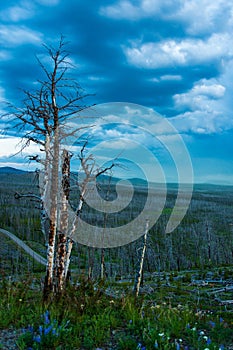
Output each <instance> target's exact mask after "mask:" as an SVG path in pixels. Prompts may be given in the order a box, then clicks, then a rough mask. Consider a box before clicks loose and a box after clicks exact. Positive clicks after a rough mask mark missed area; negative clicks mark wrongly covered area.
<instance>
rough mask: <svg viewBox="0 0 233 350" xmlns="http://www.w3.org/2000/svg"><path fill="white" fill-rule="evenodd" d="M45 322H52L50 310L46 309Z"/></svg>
mask: <svg viewBox="0 0 233 350" xmlns="http://www.w3.org/2000/svg"><path fill="white" fill-rule="evenodd" d="M44 323H45V324H49V323H50V317H49V311H48V310H46V311H45V313H44Z"/></svg>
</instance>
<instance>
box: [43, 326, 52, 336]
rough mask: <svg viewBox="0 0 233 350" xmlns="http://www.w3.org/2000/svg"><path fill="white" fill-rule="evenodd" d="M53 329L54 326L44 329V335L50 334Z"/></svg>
mask: <svg viewBox="0 0 233 350" xmlns="http://www.w3.org/2000/svg"><path fill="white" fill-rule="evenodd" d="M51 329H52V326H49V327H48V328H45V329H44V335H47V334H49V332H50V331H51Z"/></svg>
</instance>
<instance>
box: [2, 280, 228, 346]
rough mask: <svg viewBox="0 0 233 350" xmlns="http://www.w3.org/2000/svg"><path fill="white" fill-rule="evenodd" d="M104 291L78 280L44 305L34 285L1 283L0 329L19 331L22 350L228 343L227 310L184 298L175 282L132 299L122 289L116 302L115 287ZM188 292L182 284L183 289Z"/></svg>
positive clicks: (209, 300) (206, 301)
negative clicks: (59, 295) (15, 329)
mask: <svg viewBox="0 0 233 350" xmlns="http://www.w3.org/2000/svg"><path fill="white" fill-rule="evenodd" d="M108 287H109V286H108V285H107V284H104V283H103V282H101V283H98V284H97V283H96V284H93V283H91V282H90V281H89V282H88V281H86V280H80V281H79V283H78V284H77V283H76V286H75V285H70V286H68V288H67V290H66V293H65V294H64V295H62V296H61V297H60V298H58V299H54V300H50V301H49V302H48V303H46V304H43V302H42V300H41V292H40V288H39V282H38V283H37V284H36V283H35V280H33V282H32V280H31V281H29V280H28V279H27V281H26V280H22V281H20V282H12V281H10V280H9V279H8V280H7V279H3V280H2V282H1V286H0V313H1V318H0V328H7V327H9V326H14V327H15V328H20V329H22V334H21V335H20V336H19V337H18V340H17V345H18V348H19V349H21V350H23V349H70V350H71V349H72V350H74V349H92V350H93V349H96V348H100V349H119V350H120V349H122V350H123V349H124V350H125V349H130V350H133V349H135V350H136V349H146V350H150V349H155V348H157V349H186V350H188V349H189V350H191V349H193V350H194V349H195V350H196V349H200V350H204V349H210V350H211V349H228V348H229V346H230V344H232V339H233V327H232V314H231V309H230V308H229V309H227V308H223V307H219V306H218V304H217V303H215V302H214V301H213V298H210V297H209V298H208V297H207V296H206V294H205V292H203V293H202V294H201V297H200V298H199V299H198V298H197V296H198V295H197V293H196V292H195V289H194V288H193V289H192V293H190V294H187V293H186V296H185V297H184V295H185V293H184V295H183V296H182V293H179V292H178V290H179V288H180V286H178V283H176V284H173V288H169V287H167V288H165V287H163V288H160V290H158V289H157V290H155V291H154V292H153V293H148V294H143V295H140V297H139V298H137V299H135V298H134V296H133V295H132V294H131V293H129V292H128V291H127V293H124V287H122V286H121V293H120V295H121V296H120V297H116V294H117V293H116V288H117V287H114V289H113V290H112V294H114V295H111V296H110V295H108V294H109V293H107V291H108ZM187 287H188V286H187V285H184V284H182V289H184V288H185V289H186V288H187ZM182 289H181V292H182ZM190 292H191V290H190ZM181 300H182V301H181Z"/></svg>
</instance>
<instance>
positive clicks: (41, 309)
mask: <svg viewBox="0 0 233 350" xmlns="http://www.w3.org/2000/svg"><path fill="white" fill-rule="evenodd" d="M6 184H7V185H6ZM35 184H36V182H35V180H34V175H33V174H27V173H26V174H22V175H20V176H19V175H15V174H11V175H10V176H9V177H7V176H5V177H4V175H2V176H1V179H0V221H1V227H2V228H4V229H8V230H9V231H11V232H12V233H14V234H15V235H17V236H18V237H19V238H21V239H22V240H23V241H24V242H25V243H26V244H27V245H28V246H30V247H31V248H32V249H33V250H34V251H36V252H37V253H39V254H40V255H41V256H45V251H46V248H45V244H44V243H45V240H44V237H43V235H42V233H41V230H40V212H39V210H38V208H37V207H38V204H37V203H35V202H34V201H28V200H27V199H24V198H22V199H20V200H17V199H15V198H14V193H15V192H20V193H26V192H34V189H35V187H36V186H35ZM113 187H114V186H113ZM106 188H107V187H106ZM104 190H105V189H104V186H103V188H102V192H104ZM113 192H114V188H113ZM145 195H146V192H144V191H143V190H142V188H140V187H138V188H137V191H136V193H135V194H134V199H133V202H132V203H131V204H130V205H129V206H128V207H127V209H126V211H122V212H121V213H120V214H119V215H117V216H114V217H111V215H109V218H110V222H109V223H106V226H108V225H109V226H110V227H111V225H112V224H114V225H116V226H117V225H119V224H124V223H125V222H127V221H128V220H129V218H131V219H132V218H133V217H135V216H137V213H138V212H139V211H140V210H141V208H142V203H144V202H145V200H144V199H145V198H144V196H145ZM112 196H113V197H114V193H113V195H112ZM175 196H176V189H175V188H174V189H173V188H170V189H169V193H168V196H167V202H166V206H165V208H164V210H163V213H162V215H161V217H160V219H159V221H158V222H157V224H156V225H155V226H154V227H153V228H152V229H151V230H150V232H149V237H148V246H147V250H146V256H145V261H144V271H143V272H144V273H143V281H142V282H143V286H142V287H141V289H140V294H139V297H138V298H137V299H135V298H134V296H133V286H134V278H135V273H136V271H137V268H138V259H139V258H140V254H138V252H140V248H141V247H142V239H138V240H137V241H135V242H132V243H131V244H128V245H127V246H124V247H118V248H116V249H104V252H103V251H101V249H96V248H88V247H85V246H82V245H79V244H74V249H73V253H72V260H71V269H72V273H71V281H70V285H69V286H68V287H67V289H66V291H65V293H64V294H63V295H61V297H60V298H55V299H54V300H49V301H48V302H47V303H43V302H42V288H43V286H42V281H43V278H44V270H45V267H44V266H42V265H40V264H39V263H37V262H35V261H34V260H33V259H32V258H31V257H30V256H28V255H27V254H26V253H25V252H24V251H23V250H22V249H20V248H19V247H17V245H16V244H15V243H14V242H13V241H12V240H10V239H9V238H7V237H6V236H4V235H3V234H0V239H1V245H0V329H10V328H11V327H13V328H14V329H17V330H20V331H21V335H20V336H19V337H18V340H17V345H18V348H19V349H20V350H23V349H58V350H59V349H70V350H75V349H80V350H84V349H87V350H88V349H90V350H94V349H97V348H99V349H102V350H105V349H109V350H110V349H112V350H127V349H129V350H134V349H135V350H136V349H137V350H139V349H141V350H142V349H146V350H150V349H160V350H163V349H167V350H170V349H171V350H172V349H175V350H179V349H180V350H182V349H183V350H205V349H209V350H212V349H216V350H219V349H226V350H227V349H231V348H232V347H233V323H232V311H233V310H232V308H233V304H231V303H227V301H228V300H231V299H232V289H231V290H227V287H228V286H232V284H233V255H232V242H233V229H232V207H233V190H232V188H231V187H229V188H228V187H226V188H224V189H223V188H219V187H214V186H212V187H209V188H208V187H203V186H199V187H196V188H195V191H194V194H193V199H192V202H191V205H190V208H189V210H188V213H187V215H186V216H185V218H184V220H183V221H182V223H181V224H180V225H179V227H178V228H177V229H176V230H175V231H174V232H173V233H172V234H165V233H164V228H165V226H166V222H167V220H168V217H169V215H170V214H171V208H172V207H173V205H174V200H175ZM103 197H104V194H103ZM85 210H86V211H85ZM82 215H83V216H84V217H87V218H88V215H89V219H90V220H92V221H93V223H95V220H96V214H95V213H94V211H93V210H89V209H88V208H84V212H83V214H82ZM103 219H104V218H101V217H98V221H99V222H100V225H102V221H101V220H103ZM103 253H104V276H105V279H104V281H101V282H98V281H99V279H100V265H101V258H102V254H103ZM221 290H222V291H221ZM219 291H221V292H219ZM1 345H2V347H4V343H3V341H2V344H1V340H0V348H1Z"/></svg>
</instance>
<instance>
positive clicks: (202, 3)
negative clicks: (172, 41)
mask: <svg viewBox="0 0 233 350" xmlns="http://www.w3.org/2000/svg"><path fill="white" fill-rule="evenodd" d="M232 9H233V4H232V3H231V2H228V1H225V0H215V1H213V0H185V1H183V5H182V6H180V7H179V9H178V11H177V12H175V13H173V14H170V18H173V19H176V20H181V21H182V22H183V23H185V24H186V26H187V29H186V31H187V33H188V34H191V35H196V34H206V33H211V32H213V31H215V32H216V31H222V30H224V28H225V27H226V26H227V24H229V23H230V16H229V15H230V13H231V11H232Z"/></svg>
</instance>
